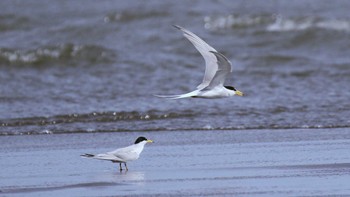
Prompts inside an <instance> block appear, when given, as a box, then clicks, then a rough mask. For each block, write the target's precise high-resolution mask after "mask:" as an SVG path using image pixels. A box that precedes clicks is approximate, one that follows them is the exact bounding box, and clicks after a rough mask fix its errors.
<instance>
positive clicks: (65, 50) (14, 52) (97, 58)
mask: <svg viewBox="0 0 350 197" xmlns="http://www.w3.org/2000/svg"><path fill="white" fill-rule="evenodd" d="M114 57H115V53H114V52H113V51H112V50H109V49H106V48H104V47H101V46H95V45H75V44H71V43H67V44H62V45H58V46H46V47H40V48H37V49H29V50H20V49H7V48H0V65H4V66H8V65H11V66H21V65H26V66H28V65H32V66H33V65H34V66H35V65H37V66H41V65H45V64H63V65H67V64H68V65H75V64H82V62H85V64H91V63H108V62H111V61H112V58H114Z"/></svg>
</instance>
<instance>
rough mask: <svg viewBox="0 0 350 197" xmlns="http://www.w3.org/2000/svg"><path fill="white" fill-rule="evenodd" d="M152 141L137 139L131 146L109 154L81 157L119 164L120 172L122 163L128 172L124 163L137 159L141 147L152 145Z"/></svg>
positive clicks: (143, 138)
mask: <svg viewBox="0 0 350 197" xmlns="http://www.w3.org/2000/svg"><path fill="white" fill-rule="evenodd" d="M152 142H153V141H152V140H147V139H146V138H145V137H138V138H137V139H136V141H135V143H134V144H133V145H130V146H127V147H124V148H119V149H116V150H114V151H111V152H107V153H100V154H88V153H86V154H83V155H80V156H82V157H88V158H93V159H100V160H108V161H111V162H113V163H119V169H120V171H122V170H123V169H122V163H124V165H125V170H126V171H128V167H127V165H126V162H128V161H134V160H136V159H138V158H139V156H140V154H141V152H142V150H143V147H144V146H145V144H147V143H152Z"/></svg>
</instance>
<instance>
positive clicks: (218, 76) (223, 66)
mask: <svg viewBox="0 0 350 197" xmlns="http://www.w3.org/2000/svg"><path fill="white" fill-rule="evenodd" d="M210 53H212V54H214V55H215V57H216V59H217V64H218V70H217V71H216V73H215V75H214V77H213V79H212V80H211V81H210V83H209V85H208V88H209V89H212V88H214V87H216V86H220V85H221V86H223V85H224V82H225V79H226V77H227V75H228V74H229V73H231V72H232V65H231V62H230V61H229V60H228V59H227V58H226V57H225V56H224V55H223V54H221V53H218V52H216V51H210Z"/></svg>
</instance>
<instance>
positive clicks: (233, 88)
mask: <svg viewBox="0 0 350 197" xmlns="http://www.w3.org/2000/svg"><path fill="white" fill-rule="evenodd" d="M225 88H226V89H229V90H234V91H237V90H236V88H235V87H233V86H225Z"/></svg>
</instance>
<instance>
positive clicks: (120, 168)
mask: <svg viewBox="0 0 350 197" xmlns="http://www.w3.org/2000/svg"><path fill="white" fill-rule="evenodd" d="M119 170H120V172H121V171H123V168H122V163H119Z"/></svg>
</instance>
